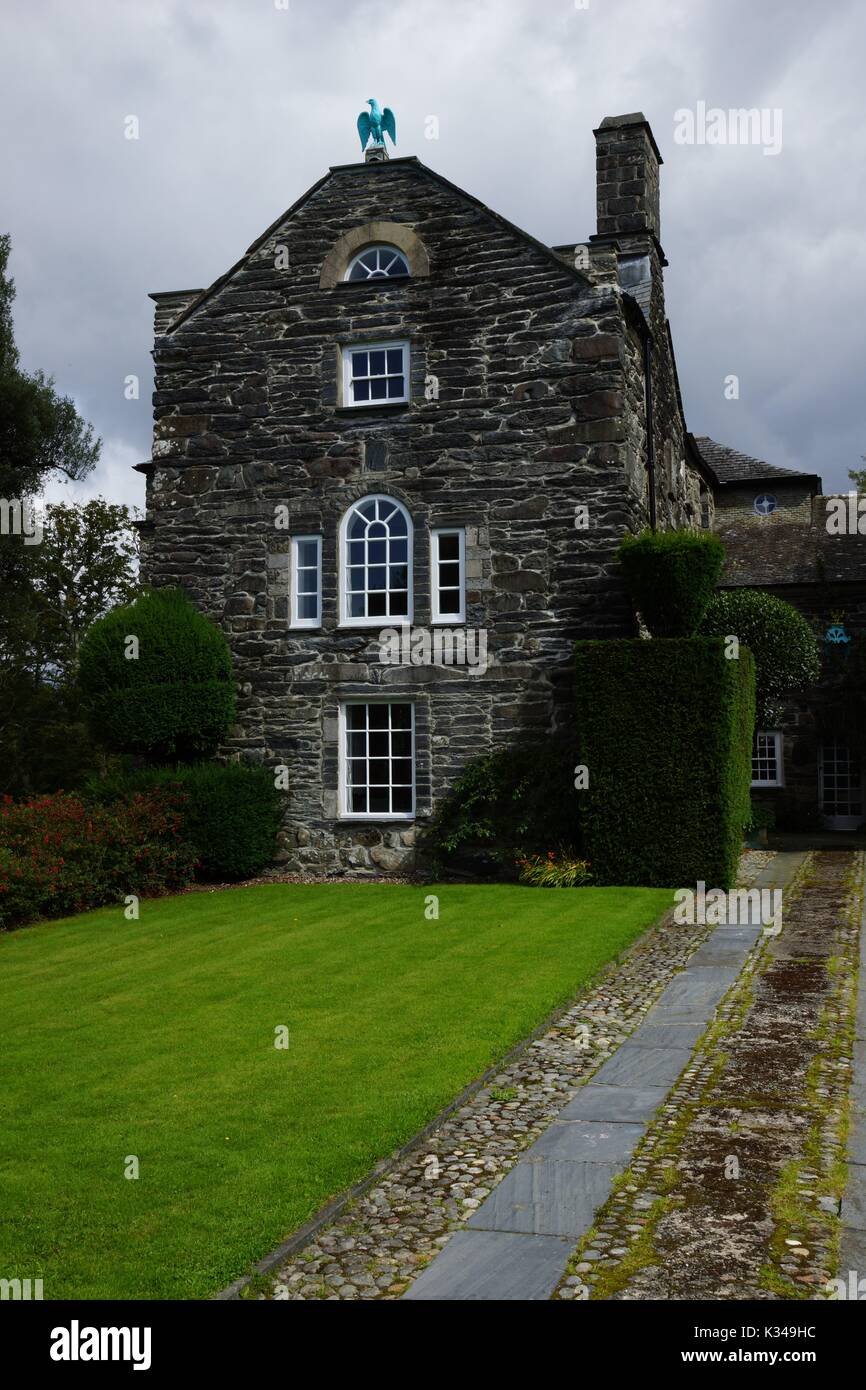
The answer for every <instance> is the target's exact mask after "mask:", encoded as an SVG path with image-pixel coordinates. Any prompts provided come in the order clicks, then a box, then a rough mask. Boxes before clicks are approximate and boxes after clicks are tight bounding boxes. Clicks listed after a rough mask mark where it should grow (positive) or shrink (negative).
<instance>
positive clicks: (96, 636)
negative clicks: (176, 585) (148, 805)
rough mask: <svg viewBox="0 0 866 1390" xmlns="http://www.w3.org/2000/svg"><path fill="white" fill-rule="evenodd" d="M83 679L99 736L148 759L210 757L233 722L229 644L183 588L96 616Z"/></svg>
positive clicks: (85, 648)
mask: <svg viewBox="0 0 866 1390" xmlns="http://www.w3.org/2000/svg"><path fill="white" fill-rule="evenodd" d="M79 680H80V684H81V690H82V694H83V696H84V700H85V705H86V709H87V712H88V716H89V719H90V722H91V727H92V729H93V731H94V734H95V735H96V736H97V737H98V738H100V739H101V740H102V741H103V742H104V743H105V744H106V746H107V747H109V748H111V749H114V750H116V751H117V752H120V753H134V754H139V755H142V756H144V757H146V758H147V759H149V760H150V761H151V762H166V761H171V760H177V761H180V762H192V761H194V760H195V759H197V758H203V757H207V756H208V755H209V754H211V753H213V752H214V751H215V750H216V747H217V745H218V744H219V742H220V740H221V739H222V738H223V737H224V736H225V734H226V733H227V732H228V728H229V725H230V724H231V723H232V721H233V720H234V715H235V693H234V682H233V680H232V668H231V654H230V652H229V647H228V643H227V642H226V639H225V637H224V635H223V633H222V632H221V630H220V629H219V628H218V627H217V626H216V625H215V624H214V623H211V622H209V621H208V619H207V618H206V617H204V615H203V614H202V613H199V611H198V609H197V608H195V607H194V606H193V605H192V603H190V601H189V599H188V598H187V597H186V595H185V594H184V593H183V592H182V591H181V590H180V589H156V590H154V591H153V592H149V593H144V594H142V595H141V596H140V597H139V598H137V599H136V600H135V602H134V603H131V604H127V605H121V606H120V607H119V608H114V609H112V611H111V612H110V613H108V614H106V616H105V617H104V618H99V619H98V620H97V621H96V622H95V623H94V624H93V626H92V627H91V628H90V629H89V630H88V632H87V633H86V634H85V636H84V640H83V642H82V643H81V649H80V651H79Z"/></svg>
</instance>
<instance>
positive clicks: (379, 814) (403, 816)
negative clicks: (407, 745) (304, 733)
mask: <svg viewBox="0 0 866 1390" xmlns="http://www.w3.org/2000/svg"><path fill="white" fill-rule="evenodd" d="M350 705H408V706H409V708H410V710H411V711H412V730H411V733H412V809H411V811H350V810H349V808H348V800H349V779H348V777H347V775H346V760H347V759H346V754H347V748H346V735H347V733H348V729H347V725H346V710H347V709H348V707H349V706H350ZM337 738H338V739H339V749H338V753H339V757H338V770H337V784H338V787H337V805H338V811H339V819H340V820H353V821H380V820H389V821H413V820H414V819H415V801H416V785H417V780H418V778H417V767H416V764H415V757H416V752H415V701H414V700H405V699H388V700H363V699H358V700H355V699H352V700H343V701H341V703H340V708H339V717H338V720H337ZM389 785H390V784H389Z"/></svg>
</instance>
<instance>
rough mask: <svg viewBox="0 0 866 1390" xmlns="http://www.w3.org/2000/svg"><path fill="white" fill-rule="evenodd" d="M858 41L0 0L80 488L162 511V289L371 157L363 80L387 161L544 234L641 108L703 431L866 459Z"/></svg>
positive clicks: (11, 179) (659, 2)
mask: <svg viewBox="0 0 866 1390" xmlns="http://www.w3.org/2000/svg"><path fill="white" fill-rule="evenodd" d="M864 50H866V8H864V6H863V5H862V3H858V0H820V2H819V0H760V3H759V0H146V3H137V4H136V3H129V0H75V3H74V4H69V3H68V0H39V3H34V2H33V0H3V5H2V14H0V104H2V115H3V129H2V136H0V161H2V179H0V187H2V190H3V198H2V211H0V230H5V231H9V232H10V233H11V234H12V238H13V262H12V266H13V274H14V277H15V280H16V283H17V289H18V298H17V303H16V329H17V335H18V341H19V345H20V348H21V353H22V358H23V362H24V365H25V366H27V367H29V368H36V367H41V368H43V369H45V370H46V371H48V372H51V373H53V375H54V376H55V378H56V380H57V384H58V386H59V388H60V389H61V390H62V391H63V392H64V393H67V394H70V395H72V396H73V397H74V399H75V400H76V402H77V403H78V405H79V408H80V409H81V411H82V412H83V414H84V415H85V416H86V417H87V418H88V419H89V420H91V421H92V422H93V424H94V426H95V428H96V430H97V432H98V433H99V434H100V435H101V436H102V438H103V440H104V448H103V458H102V463H101V465H100V467H99V470H98V472H97V473H96V474H95V475H94V477H92V478H91V479H90V480H89V482H88V483H87V485H86V486H85V487H83V488H81V489H79V490H78V491H79V492H80V493H82V494H84V495H90V494H94V493H97V492H101V493H102V494H103V495H106V496H108V497H111V498H112V499H113V500H118V501H120V500H122V501H126V502H129V503H140V502H141V501H142V499H143V491H144V488H143V479H142V477H141V476H140V475H139V474H136V473H133V472H131V471H130V465H131V464H133V463H135V462H137V461H139V460H141V459H145V458H147V457H148V456H149V453H150V392H151V389H152V384H151V359H150V347H151V341H152V307H153V306H152V304H151V302H150V301H149V300H148V298H147V294H148V291H151V290H164V289H185V288H193V287H198V286H203V285H207V284H209V283H210V282H211V281H212V280H214V279H215V278H216V277H217V276H218V275H219V274H221V273H222V272H223V271H224V270H225V269H227V268H228V266H229V265H231V264H232V263H233V262H234V261H235V260H236V259H237V258H238V256H239V255H240V254H241V253H242V252H243V251H244V250H245V248H246V247H247V246H248V245H249V244H250V242H251V241H252V240H253V239H254V238H255V237H256V236H257V235H259V233H260V232H262V231H263V230H264V229H265V228H266V227H267V226H268V225H269V224H270V223H271V222H272V221H273V220H274V219H275V217H276V216H277V215H278V214H279V213H280V212H281V211H282V210H284V209H285V208H287V207H288V206H289V205H290V204H291V203H293V202H294V201H295V199H296V198H298V196H299V195H300V194H301V193H302V192H304V191H305V190H306V189H307V188H308V187H309V186H310V185H311V184H312V183H314V182H315V181H316V180H317V179H318V178H319V177H320V176H321V175H322V173H324V171H325V170H326V169H327V167H328V166H329V165H331V164H340V163H345V162H348V161H350V160H354V159H357V158H359V156H360V150H359V145H358V138H357V134H356V131H355V119H356V116H357V114H358V112H359V110H360V109H361V108H362V107H363V104H364V101H365V99H366V97H368V96H369V95H371V94H374V95H376V96H377V97H378V98H379V100H380V101H381V102H382V104H383V105H384V104H388V105H390V106H391V107H393V109H394V111H395V112H396V115H397V121H398V139H399V147H398V153H400V154H415V155H418V156H419V157H420V158H421V159H422V160H423V161H424V162H425V163H426V164H428V165H430V166H431V167H432V168H434V169H436V170H437V171H438V172H440V173H442V174H443V175H444V176H445V177H447V178H449V179H451V180H452V181H453V182H454V183H456V184H458V185H459V186H460V187H462V188H465V189H467V190H469V191H470V192H472V193H474V194H475V195H476V196H478V197H480V198H481V199H483V200H484V201H485V202H486V203H488V204H489V205H490V206H491V207H493V208H495V209H496V210H497V211H499V212H501V213H503V214H504V215H505V216H506V217H508V218H510V219H511V220H512V221H514V222H516V223H517V224H518V225H520V226H522V227H524V228H525V229H526V230H527V231H529V232H531V233H532V234H533V235H534V236H536V237H538V238H540V239H541V240H543V241H546V242H548V243H550V244H557V243H563V242H573V241H579V240H582V239H584V238H585V237H586V236H588V235H589V234H590V233H591V232H592V231H594V230H595V226H594V217H595V204H594V143H593V137H592V129H593V127H594V126H596V125H597V124H598V123H599V121H600V120H601V118H602V117H603V116H605V115H612V114H618V113H621V112H627V111H635V110H642V111H644V112H645V113H646V115H647V117H648V119H649V121H650V122H651V124H652V127H653V131H654V133H655V136H656V139H657V142H658V144H659V146H660V148H661V151H662V154H663V156H664V159H665V165H664V169H663V170H662V242H663V245H664V249H665V252H666V254H667V257H668V260H669V261H670V267H669V269H668V272H667V296H668V312H669V315H670V318H671V322H672V327H673V333H674V342H675V345H676V350H677V356H678V363H679V371H680V377H681V383H682V388H683V396H684V401H685V408H686V416H687V420H688V423H689V427H690V428H691V429H692V430H693V431H694V433H696V434H710V435H712V436H713V437H714V438H717V439H720V440H722V441H724V442H725V443H730V444H733V445H735V446H737V447H738V448H741V449H743V450H745V451H746V452H748V453H752V454H755V455H757V456H758V457H761V458H764V459H766V460H768V461H769V462H772V463H775V464H779V465H782V466H787V467H796V468H803V469H807V470H809V471H814V472H817V473H819V474H820V475H822V476H823V478H824V481H825V487H826V489H827V490H833V489H839V490H841V489H844V488H846V487H847V486H848V481H847V470H848V469H849V468H851V467H856V466H858V464H859V460H860V456H861V455H862V454H864V453H866V421H864V418H863V417H864V408H863V407H864V398H866V391H864V352H863V345H864V324H866V256H864V234H863V223H864V213H866V161H864V157H863V145H864V126H866V97H864V82H863V73H862V61H863V53H864ZM700 102H703V103H705V104H706V107H707V108H722V109H724V110H728V109H731V108H740V107H757V108H766V109H767V111H768V112H774V111H779V112H781V121H782V126H781V134H782V139H781V149H780V150H779V152H778V153H776V154H765V153H764V149H763V148H762V147H761V145H760V144H754V145H743V144H740V145H731V144H728V145H709V144H691V145H689V144H680V143H677V141H676V140H675V138H674V136H675V130H676V128H677V117H676V113H677V112H678V111H681V110H684V109H685V110H692V111H696V110H697V108H698V103H700ZM129 116H136V117H137V118H138V122H139V135H140V138H139V139H138V140H129V139H126V138H125V135H124V130H125V122H126V119H127V117H129ZM430 116H435V117H437V119H438V124H439V134H438V139H428V138H427V133H428V132H429V131H430V129H431V123H430V122H429V121H428V117H430ZM132 374H134V375H137V376H138V377H140V379H141V396H140V399H139V400H138V401H130V400H126V399H125V398H124V380H125V378H126V377H127V376H128V375H132ZM731 374H735V375H736V376H737V377H738V378H739V384H740V385H739V391H740V394H739V399H738V400H728V399H726V396H725V378H726V377H728V376H729V375H731Z"/></svg>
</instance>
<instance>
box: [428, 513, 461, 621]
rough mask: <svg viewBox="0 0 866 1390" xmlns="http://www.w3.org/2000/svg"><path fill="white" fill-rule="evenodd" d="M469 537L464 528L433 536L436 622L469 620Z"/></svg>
mask: <svg viewBox="0 0 866 1390" xmlns="http://www.w3.org/2000/svg"><path fill="white" fill-rule="evenodd" d="M465 548H466V534H465V532H464V531H463V529H462V528H459V527H455V528H454V529H448V530H446V529H444V528H443V529H442V530H437V531H434V532H433V533H432V535H431V557H430V561H431V563H430V572H431V584H432V587H433V595H432V598H433V602H432V609H433V621H434V623H444V622H449V621H450V622H455V623H462V622H464V621H465V617H466V598H465V593H466V579H465V571H466V564H465Z"/></svg>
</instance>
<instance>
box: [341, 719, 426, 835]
mask: <svg viewBox="0 0 866 1390" xmlns="http://www.w3.org/2000/svg"><path fill="white" fill-rule="evenodd" d="M340 740H341V749H340V791H341V804H342V814H343V815H344V816H412V815H414V812H415V711H414V707H413V706H412V705H411V704H409V703H406V704H393V705H391V704H346V705H343V706H342V708H341V710H340Z"/></svg>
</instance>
